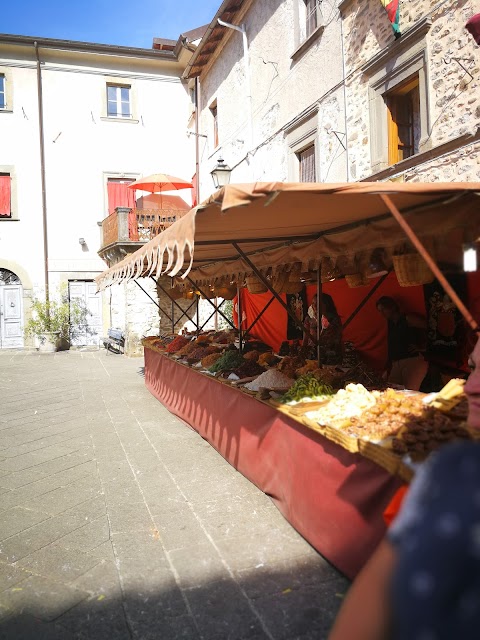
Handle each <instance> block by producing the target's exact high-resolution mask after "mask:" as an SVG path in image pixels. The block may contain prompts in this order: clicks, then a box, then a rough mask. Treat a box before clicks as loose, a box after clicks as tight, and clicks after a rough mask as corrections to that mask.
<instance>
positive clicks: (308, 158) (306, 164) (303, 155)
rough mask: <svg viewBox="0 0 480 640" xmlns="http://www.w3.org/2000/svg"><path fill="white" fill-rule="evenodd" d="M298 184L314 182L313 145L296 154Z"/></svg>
mask: <svg viewBox="0 0 480 640" xmlns="http://www.w3.org/2000/svg"><path fill="white" fill-rule="evenodd" d="M297 157H298V162H299V178H300V182H316V171H315V145H314V144H312V145H311V146H310V147H307V148H306V149H304V150H303V151H300V152H299V153H297Z"/></svg>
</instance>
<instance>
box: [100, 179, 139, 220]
mask: <svg viewBox="0 0 480 640" xmlns="http://www.w3.org/2000/svg"><path fill="white" fill-rule="evenodd" d="M107 192H108V214H109V215H111V214H112V213H113V212H114V211H115V209H116V208H117V207H129V208H130V209H134V208H135V191H134V190H133V189H129V188H128V184H127V183H126V182H114V181H113V180H109V181H108V182H107Z"/></svg>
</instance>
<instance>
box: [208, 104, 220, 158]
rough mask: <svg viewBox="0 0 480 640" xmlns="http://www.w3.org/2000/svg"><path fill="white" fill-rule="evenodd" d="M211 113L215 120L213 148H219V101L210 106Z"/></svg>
mask: <svg viewBox="0 0 480 640" xmlns="http://www.w3.org/2000/svg"><path fill="white" fill-rule="evenodd" d="M210 113H211V114H212V118H213V146H214V147H218V109H217V101H216V100H215V102H214V103H213V104H212V105H211V106H210Z"/></svg>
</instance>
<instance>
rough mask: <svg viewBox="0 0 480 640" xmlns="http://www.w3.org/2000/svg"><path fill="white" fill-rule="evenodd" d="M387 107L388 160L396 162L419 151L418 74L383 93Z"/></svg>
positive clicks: (390, 162) (391, 162) (392, 162)
mask: <svg viewBox="0 0 480 640" xmlns="http://www.w3.org/2000/svg"><path fill="white" fill-rule="evenodd" d="M385 101H386V104H387V109H388V161H389V164H396V163H397V162H400V161H401V160H405V159H406V158H410V157H411V156H413V155H415V154H416V153H418V151H419V141H420V90H419V78H418V74H417V75H415V76H414V77H413V78H411V79H410V80H407V81H406V82H404V83H402V84H401V85H400V86H398V87H396V88H395V89H394V90H393V91H391V92H389V93H387V94H386V95H385Z"/></svg>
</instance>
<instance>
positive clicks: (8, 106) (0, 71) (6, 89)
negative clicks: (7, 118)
mask: <svg viewBox="0 0 480 640" xmlns="http://www.w3.org/2000/svg"><path fill="white" fill-rule="evenodd" d="M0 76H1V77H2V78H3V92H2V93H3V95H4V103H5V104H4V106H3V107H0V113H12V112H13V81H12V70H11V69H10V68H9V67H2V66H0Z"/></svg>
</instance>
